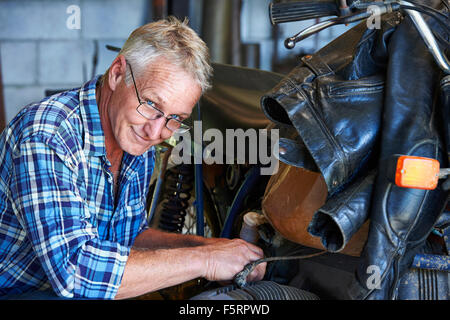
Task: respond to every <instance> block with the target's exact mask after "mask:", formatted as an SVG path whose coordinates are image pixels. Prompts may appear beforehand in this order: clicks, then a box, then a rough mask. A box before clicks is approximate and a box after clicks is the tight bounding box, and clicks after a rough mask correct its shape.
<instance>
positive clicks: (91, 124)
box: [0, 76, 154, 299]
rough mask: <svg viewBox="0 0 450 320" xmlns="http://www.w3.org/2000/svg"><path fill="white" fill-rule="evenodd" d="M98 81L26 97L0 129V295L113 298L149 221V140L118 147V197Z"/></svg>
mask: <svg viewBox="0 0 450 320" xmlns="http://www.w3.org/2000/svg"><path fill="white" fill-rule="evenodd" d="M97 80H98V76H97V77H95V78H94V79H93V80H91V81H90V82H88V83H86V84H85V85H84V86H83V87H82V88H78V89H73V90H70V91H66V92H63V93H60V94H56V95H53V96H51V97H49V98H46V99H44V100H42V101H41V102H40V103H37V104H31V105H28V106H27V107H25V108H24V109H23V110H22V111H21V112H20V113H19V114H18V115H17V116H16V117H15V118H14V119H13V120H12V121H11V123H10V124H9V125H8V126H7V128H6V129H5V130H4V131H3V133H2V134H1V135H0V295H6V294H16V293H22V292H27V291H30V290H36V289H46V288H50V287H51V288H53V290H54V291H55V292H56V293H57V294H58V295H60V296H62V297H67V298H94V299H112V298H114V296H115V295H116V293H117V290H118V288H119V285H120V282H121V279H122V275H123V271H124V267H125V264H126V262H127V258H128V255H129V251H130V247H131V246H132V245H133V242H134V239H135V238H136V236H137V235H138V234H139V233H140V232H141V231H143V229H145V228H147V227H148V226H147V220H146V214H145V201H146V196H147V192H148V188H149V184H150V179H151V175H152V172H153V166H154V148H153V147H152V148H151V149H150V150H148V151H147V152H146V153H145V154H143V155H142V156H131V155H129V154H127V153H124V157H123V160H122V169H121V173H120V178H119V182H120V186H119V191H118V193H117V194H118V195H119V196H118V198H117V199H114V192H113V189H114V187H113V176H112V174H111V172H110V171H109V170H108V168H109V167H110V166H111V164H110V162H109V161H108V159H107V158H106V150H105V137H104V134H103V130H102V127H101V123H100V116H99V113H98V107H97V102H96V98H95V90H96V83H97Z"/></svg>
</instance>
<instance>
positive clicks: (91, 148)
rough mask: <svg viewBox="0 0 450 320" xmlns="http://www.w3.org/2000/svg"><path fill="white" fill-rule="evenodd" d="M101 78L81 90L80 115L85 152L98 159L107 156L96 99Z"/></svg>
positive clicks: (90, 82)
mask: <svg viewBox="0 0 450 320" xmlns="http://www.w3.org/2000/svg"><path fill="white" fill-rule="evenodd" d="M99 78H100V76H96V77H95V78H93V79H92V80H91V81H89V82H87V83H85V84H84V86H83V87H81V89H80V113H81V118H82V121H83V127H84V128H85V131H84V151H85V153H86V155H91V156H97V157H100V156H106V147H105V135H104V133H103V129H102V123H101V121H100V113H99V111H98V105H97V100H96V97H95V93H96V85H97V81H98V80H99Z"/></svg>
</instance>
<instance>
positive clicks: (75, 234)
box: [10, 137, 130, 299]
mask: <svg viewBox="0 0 450 320" xmlns="http://www.w3.org/2000/svg"><path fill="white" fill-rule="evenodd" d="M41 140H42V139H39V138H36V137H32V138H31V139H28V140H27V141H25V142H24V143H22V144H21V145H20V148H19V149H20V150H16V152H15V156H14V160H13V161H14V165H13V169H12V172H11V182H10V187H11V198H12V200H13V205H14V210H15V213H16V215H17V218H18V219H19V221H20V223H21V225H22V227H23V228H24V230H25V231H26V234H27V237H28V239H29V241H30V242H31V245H32V247H33V249H34V253H35V254H36V256H37V259H38V260H39V261H40V263H41V265H42V268H43V269H44V271H45V273H46V275H47V277H48V279H49V282H50V284H51V285H52V287H53V290H54V291H55V293H56V294H58V295H59V296H62V297H66V298H92V299H112V298H114V297H115V295H116V293H117V290H118V288H119V286H120V282H121V279H122V275H123V272H124V268H125V264H126V262H127V259H128V255H129V251H130V248H128V247H125V246H121V245H120V244H118V243H114V242H110V241H103V240H100V239H99V237H98V233H97V230H96V227H95V226H94V225H92V223H90V220H89V219H88V218H89V216H90V213H89V210H88V207H87V205H86V204H85V201H84V199H83V195H82V194H83V192H80V190H78V188H77V184H76V183H75V182H76V179H77V177H76V175H77V174H76V171H74V170H72V169H71V168H69V167H68V166H67V165H66V164H65V163H64V161H63V157H61V154H60V153H58V152H56V151H55V150H54V148H51V147H49V145H47V144H46V143H45V141H41Z"/></svg>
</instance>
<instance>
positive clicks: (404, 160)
mask: <svg viewBox="0 0 450 320" xmlns="http://www.w3.org/2000/svg"><path fill="white" fill-rule="evenodd" d="M439 168H440V164H439V161H437V160H435V159H430V158H421V157H413V156H401V157H399V158H398V161H397V169H396V172H395V184H396V185H398V186H399V187H403V188H415V189H425V190H434V189H436V188H437V185H438V181H439Z"/></svg>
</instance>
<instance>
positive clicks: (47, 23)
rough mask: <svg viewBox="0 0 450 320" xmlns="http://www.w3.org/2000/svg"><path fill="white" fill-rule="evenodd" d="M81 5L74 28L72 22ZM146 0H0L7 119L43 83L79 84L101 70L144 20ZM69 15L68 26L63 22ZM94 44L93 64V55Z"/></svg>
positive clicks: (41, 90)
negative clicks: (95, 58) (111, 47)
mask: <svg viewBox="0 0 450 320" xmlns="http://www.w3.org/2000/svg"><path fill="white" fill-rule="evenodd" d="M72 5H75V6H78V8H79V9H80V11H79V12H80V25H79V27H80V28H79V29H71V28H73V27H77V26H76V24H71V23H70V22H73V21H74V20H71V19H73V18H74V16H73V14H74V13H75V12H74V11H69V12H67V9H68V8H69V7H70V6H72ZM150 10H151V8H149V1H146V0H127V1H123V0H21V1H17V0H0V56H1V63H2V72H3V85H4V99H5V108H6V110H5V113H6V121H7V122H9V121H10V120H11V119H12V118H13V117H14V116H15V115H16V114H17V112H18V111H19V110H20V109H21V108H23V107H24V106H25V105H27V104H28V103H30V102H33V101H38V100H40V99H42V98H43V97H44V96H45V95H44V93H45V90H48V89H68V88H74V87H79V86H80V85H81V84H82V83H84V82H85V81H88V80H89V79H90V78H91V77H92V75H93V74H101V73H103V72H104V71H105V70H106V69H107V68H108V66H109V64H110V63H111V62H112V60H113V59H114V58H115V56H116V53H115V52H111V51H109V50H107V49H106V48H105V45H106V44H110V45H115V46H119V47H120V46H122V45H123V43H124V42H125V40H126V39H127V38H128V36H129V34H130V33H131V32H132V31H133V30H134V29H135V28H136V27H138V26H140V25H142V24H144V23H146V22H148V21H149V20H148V17H149V13H150ZM68 20H69V27H70V28H69V27H68V26H67V22H68ZM96 46H98V64H97V68H96V70H93V56H94V52H95V48H96Z"/></svg>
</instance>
